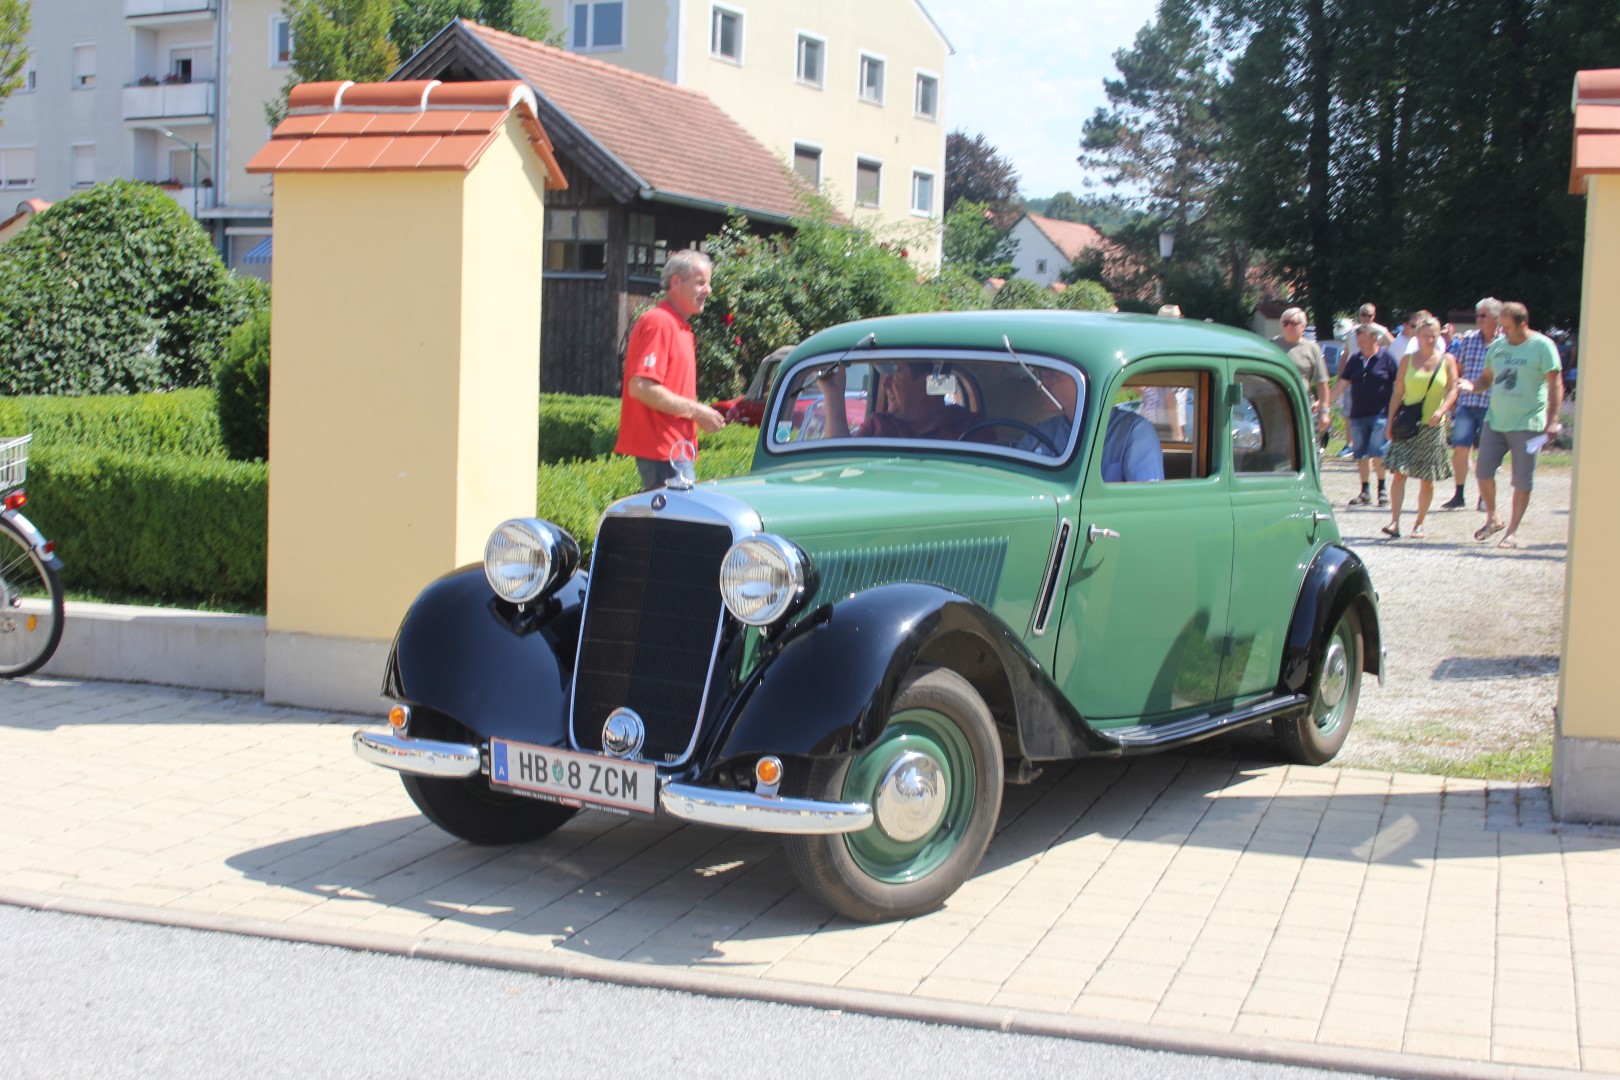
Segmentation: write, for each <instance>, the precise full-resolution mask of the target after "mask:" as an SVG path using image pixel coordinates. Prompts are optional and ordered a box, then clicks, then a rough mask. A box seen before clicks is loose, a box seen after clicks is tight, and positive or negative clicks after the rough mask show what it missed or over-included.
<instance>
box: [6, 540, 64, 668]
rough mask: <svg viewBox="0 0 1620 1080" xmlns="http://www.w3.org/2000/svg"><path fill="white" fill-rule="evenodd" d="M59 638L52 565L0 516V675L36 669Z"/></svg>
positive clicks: (57, 583) (58, 603)
mask: <svg viewBox="0 0 1620 1080" xmlns="http://www.w3.org/2000/svg"><path fill="white" fill-rule="evenodd" d="M61 640H62V584H61V582H60V581H58V580H57V576H56V570H55V569H53V568H52V567H51V565H50V564H49V563H47V562H46V561H45V560H44V559H42V558H40V556H39V553H38V552H36V551H35V550H34V549H33V548H31V547H29V546H28V542H27V541H26V540H24V539H23V538H22V535H21V534H20V533H18V532H17V531H16V530H15V529H14V528H12V527H11V524H10V523H9V522H7V521H5V520H3V519H0V679H9V678H13V677H15V676H18V675H27V674H28V673H29V672H31V671H36V670H38V669H39V667H40V666H41V665H43V664H44V663H45V661H47V660H49V659H50V658H51V654H53V653H54V652H56V646H57V645H58V644H59V643H60V642H61Z"/></svg>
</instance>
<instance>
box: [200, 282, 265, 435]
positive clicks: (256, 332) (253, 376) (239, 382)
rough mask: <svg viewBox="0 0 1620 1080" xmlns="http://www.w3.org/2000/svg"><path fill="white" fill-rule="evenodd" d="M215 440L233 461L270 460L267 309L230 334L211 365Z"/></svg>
mask: <svg viewBox="0 0 1620 1080" xmlns="http://www.w3.org/2000/svg"><path fill="white" fill-rule="evenodd" d="M214 392H215V395H216V398H215V400H216V403H217V405H218V410H219V437H220V439H221V440H223V442H224V444H225V452H226V454H228V455H229V456H230V458H231V460H233V461H266V460H268V459H269V457H270V309H269V308H263V309H261V310H260V311H258V312H256V313H254V314H253V315H250V316H249V317H248V320H247V322H245V323H243V324H242V325H241V326H238V327H237V328H236V329H235V330H233V331H231V336H230V339H229V340H227V341H226V342H225V352H224V353H223V354H222V355H221V356H220V358H219V361H218V362H217V363H216V364H215V365H214Z"/></svg>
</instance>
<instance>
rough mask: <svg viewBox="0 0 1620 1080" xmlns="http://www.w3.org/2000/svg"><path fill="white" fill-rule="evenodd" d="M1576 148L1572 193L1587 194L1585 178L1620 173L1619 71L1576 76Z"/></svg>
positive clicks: (1571, 167) (1572, 158)
mask: <svg viewBox="0 0 1620 1080" xmlns="http://www.w3.org/2000/svg"><path fill="white" fill-rule="evenodd" d="M1572 105H1573V107H1574V109H1575V145H1574V147H1573V151H1572V153H1571V154H1570V160H1569V192H1570V194H1571V195H1584V194H1586V178H1587V177H1589V176H1593V175H1598V174H1610V173H1620V68H1607V69H1601V70H1596V71H1581V72H1577V73H1576V75H1575V90H1574V100H1573V102H1572Z"/></svg>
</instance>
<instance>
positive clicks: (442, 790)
mask: <svg viewBox="0 0 1620 1080" xmlns="http://www.w3.org/2000/svg"><path fill="white" fill-rule="evenodd" d="M400 780H401V781H402V782H403V783H404V785H405V793H406V794H407V795H409V796H410V797H411V802H413V803H415V804H416V808H417V809H418V810H420V811H422V815H423V816H424V817H426V818H427V819H428V820H429V821H431V822H433V824H435V825H437V826H438V827H439V828H441V829H443V830H444V831H445V832H447V833H449V834H450V835H451V836H454V837H457V838H459V839H462V840H465V841H467V842H468V843H469V844H495V845H499V844H522V843H525V842H527V841H530V840H538V839H540V838H541V837H542V836H546V835H547V834H549V833H551V832H554V831H555V830H556V829H557V828H559V827H560V826H561V825H563V823H564V822H566V821H567V820H568V819H569V818H571V817H573V816H574V814H575V813H576V811H575V809H574V808H573V807H571V806H563V805H562V804H560V803H551V802H543V801H541V800H539V799H526V798H524V797H523V796H521V795H508V794H507V793H506V792H504V791H493V790H491V789H490V786H489V782H488V781H487V780H485V779H484V778H483V777H481V776H472V777H468V778H467V779H465V780H460V779H455V780H447V779H442V778H439V777H431V776H412V775H411V774H409V773H401V774H400Z"/></svg>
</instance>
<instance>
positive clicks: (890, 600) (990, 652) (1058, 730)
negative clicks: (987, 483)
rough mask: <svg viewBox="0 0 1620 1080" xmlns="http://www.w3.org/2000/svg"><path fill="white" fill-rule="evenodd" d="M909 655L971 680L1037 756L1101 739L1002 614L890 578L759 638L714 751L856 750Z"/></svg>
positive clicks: (1009, 733)
mask: <svg viewBox="0 0 1620 1080" xmlns="http://www.w3.org/2000/svg"><path fill="white" fill-rule="evenodd" d="M916 664H924V665H938V666H943V667H949V668H951V669H953V670H955V671H957V672H958V673H960V674H962V675H963V676H964V677H965V678H967V679H968V680H969V681H970V682H972V683H973V684H974V686H975V688H977V689H978V690H979V692H980V694H981V696H983V697H984V698H985V701H986V703H987V704H988V705H989V706H990V708H991V712H992V713H993V714H994V715H995V716H996V720H997V723H998V724H999V725H1000V726H1001V727H1002V730H1003V738H1004V740H1006V742H1007V750H1008V752H1009V754H1012V755H1015V756H1024V757H1030V758H1033V759H1036V760H1041V759H1050V758H1058V757H1075V756H1080V755H1083V754H1085V753H1087V752H1089V751H1105V750H1107V749H1109V745H1110V744H1107V743H1106V742H1104V741H1102V740H1100V739H1098V738H1097V737H1096V736H1095V735H1094V734H1093V733H1092V732H1091V731H1090V729H1089V728H1087V727H1086V725H1085V724H1084V723H1083V722H1082V721H1081V719H1080V717H1079V715H1078V714H1076V713H1075V711H1074V709H1073V707H1072V706H1070V705H1069V703H1068V701H1067V700H1066V699H1065V698H1064V697H1063V695H1062V693H1061V692H1060V691H1058V690H1057V688H1056V687H1054V686H1053V685H1052V683H1051V680H1050V678H1049V677H1048V676H1047V674H1046V672H1045V671H1043V670H1042V669H1041V667H1040V665H1039V664H1038V663H1037V662H1036V660H1035V659H1034V658H1033V657H1032V656H1030V654H1029V652H1028V651H1027V650H1026V649H1025V648H1024V646H1023V644H1022V642H1020V641H1019V640H1018V638H1017V636H1016V635H1015V634H1014V633H1013V632H1012V631H1011V630H1010V629H1008V628H1007V626H1006V624H1005V623H1003V622H1001V621H1000V620H999V619H997V618H996V617H995V616H994V615H992V614H991V613H990V612H988V611H986V610H985V609H984V608H982V607H980V606H979V605H978V604H976V603H975V602H973V601H972V600H970V599H968V598H967V597H964V596H961V595H959V594H957V593H953V592H950V591H948V590H946V589H941V588H939V587H937V586H933V585H922V584H896V585H886V586H882V587H879V588H875V589H869V590H867V591H865V592H862V593H860V594H858V595H856V596H852V597H849V598H848V599H845V600H841V601H839V602H838V603H836V604H829V605H824V606H822V607H820V608H818V609H816V610H815V611H813V612H811V613H810V615H809V616H807V617H806V618H805V619H804V620H802V621H801V622H799V623H798V624H797V625H795V626H794V627H793V628H791V629H790V630H789V631H788V632H787V633H786V634H784V635H783V636H782V638H781V640H780V641H778V642H776V643H775V644H773V645H771V646H769V647H768V649H767V651H766V653H765V654H764V655H763V656H762V657H761V662H760V664H759V665H758V667H757V668H756V669H755V670H754V672H753V673H752V674H751V675H750V676H749V678H748V679H747V680H746V681H745V682H744V683H743V685H742V686H741V687H740V688H739V689H738V691H737V693H736V694H735V695H734V696H733V697H732V700H731V701H730V702H729V704H728V707H727V709H726V710H725V711H724V713H723V715H722V717H721V730H720V738H719V739H718V746H719V752H718V754H717V755H716V756H715V759H714V760H716V761H717V762H720V763H724V762H727V761H734V760H738V759H744V758H748V757H757V756H759V755H761V754H775V755H778V756H783V755H791V756H796V757H807V758H825V757H833V756H839V755H844V754H848V753H852V752H854V751H857V750H860V749H861V748H863V747H865V746H866V745H868V744H869V743H870V742H871V741H872V740H873V739H874V738H875V737H876V736H877V735H878V734H879V733H880V732H881V731H882V730H883V727H884V725H885V724H886V723H887V722H888V717H889V712H890V703H891V702H892V701H893V700H894V698H895V696H896V694H897V693H898V691H899V688H900V683H901V682H902V681H903V680H904V678H905V676H906V673H907V672H908V671H909V670H910V669H911V668H912V666H913V665H916Z"/></svg>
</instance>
